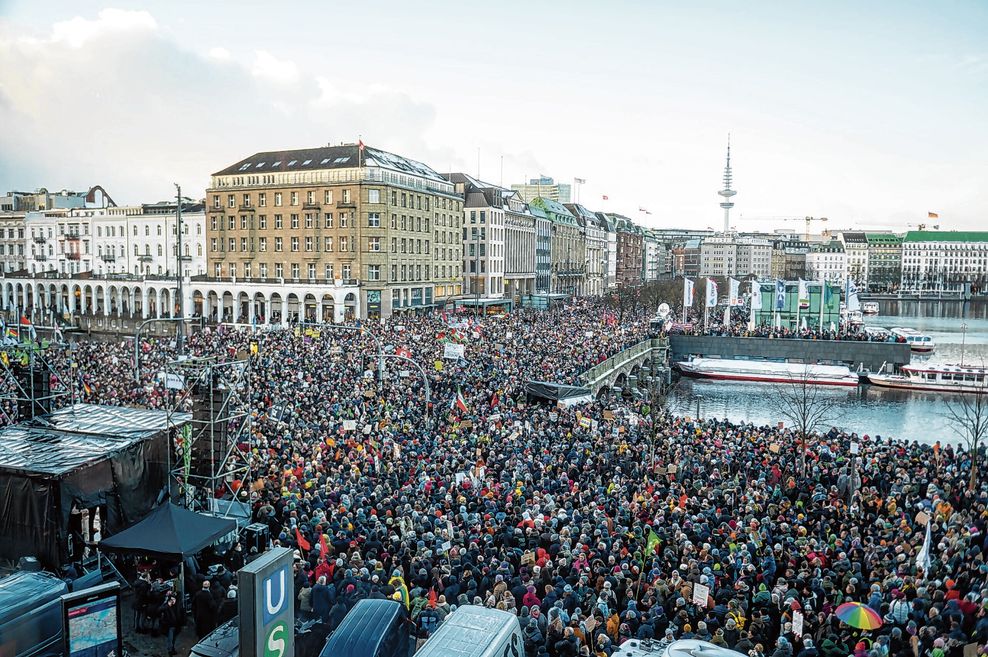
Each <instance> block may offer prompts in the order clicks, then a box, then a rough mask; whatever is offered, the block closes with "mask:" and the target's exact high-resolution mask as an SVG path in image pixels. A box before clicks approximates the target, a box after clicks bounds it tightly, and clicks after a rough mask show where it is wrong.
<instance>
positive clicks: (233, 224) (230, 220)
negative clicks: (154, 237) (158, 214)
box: [159, 215, 237, 235]
mask: <svg viewBox="0 0 988 657" xmlns="http://www.w3.org/2000/svg"><path fill="white" fill-rule="evenodd" d="M226 223H227V226H228V227H229V229H230V230H233V229H234V228H235V227H236V225H237V220H236V219H234V218H233V215H231V216H229V217H227V218H226ZM159 235H160V233H159Z"/></svg>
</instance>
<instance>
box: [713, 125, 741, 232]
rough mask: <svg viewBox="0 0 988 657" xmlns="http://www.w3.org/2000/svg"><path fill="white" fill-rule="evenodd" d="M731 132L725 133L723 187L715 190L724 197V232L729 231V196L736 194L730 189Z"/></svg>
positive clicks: (730, 202)
mask: <svg viewBox="0 0 988 657" xmlns="http://www.w3.org/2000/svg"><path fill="white" fill-rule="evenodd" d="M731 177H732V176H731V134H730V133H728V134H727V166H725V167H724V189H722V190H720V191H719V192H717V193H718V194H720V195H721V196H723V197H724V200H723V202H722V203H721V204H720V207H722V208H724V234H725V235H726V234H727V233H729V232H731V208H733V207H734V201H732V200H731V198H732V197H733V196H734V195H735V194H737V192H736V191H735V190H733V189H731Z"/></svg>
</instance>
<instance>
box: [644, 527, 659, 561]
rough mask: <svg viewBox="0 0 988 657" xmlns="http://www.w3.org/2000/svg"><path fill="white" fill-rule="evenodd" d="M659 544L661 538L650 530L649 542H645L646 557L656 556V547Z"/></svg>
mask: <svg viewBox="0 0 988 657" xmlns="http://www.w3.org/2000/svg"><path fill="white" fill-rule="evenodd" d="M658 544H659V537H658V535H656V533H655V532H653V531H652V529H651V528H649V530H648V541H646V542H645V555H646V556H651V555H652V554H655V547H656V546H657V545H658Z"/></svg>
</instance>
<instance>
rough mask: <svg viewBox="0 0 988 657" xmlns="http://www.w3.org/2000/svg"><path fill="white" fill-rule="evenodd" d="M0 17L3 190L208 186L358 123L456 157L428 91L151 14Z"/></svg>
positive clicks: (429, 155)
mask: <svg viewBox="0 0 988 657" xmlns="http://www.w3.org/2000/svg"><path fill="white" fill-rule="evenodd" d="M0 29H2V30H3V31H2V32H0V125H3V126H4V128H3V130H0V189H19V188H34V187H40V186H47V187H54V188H62V187H69V188H85V187H88V186H89V185H92V184H97V183H99V184H102V185H103V186H104V187H106V189H107V190H108V191H109V192H110V194H111V195H112V196H113V197H114V199H116V200H117V201H118V202H125V203H139V202H146V201H153V200H157V199H160V198H163V197H167V196H168V195H169V194H170V193H171V189H172V188H171V183H172V182H179V183H181V184H182V185H183V188H184V189H187V190H189V193H190V194H195V193H196V190H199V191H198V193H199V194H202V193H203V192H204V190H205V188H206V187H207V186H208V184H209V175H210V173H212V172H214V171H217V170H219V169H222V168H224V167H226V166H227V165H229V164H230V163H231V162H235V161H237V160H238V159H240V158H243V157H245V156H247V155H250V154H251V153H254V152H257V151H261V150H267V149H285V148H304V147H311V146H315V145H319V144H325V143H329V142H334V143H335V142H340V141H353V140H355V139H356V137H357V135H358V134H362V135H363V139H364V141H365V142H366V143H368V144H371V145H374V146H378V147H381V148H386V149H389V150H395V151H397V152H400V153H402V154H405V155H408V156H410V157H414V158H416V159H420V160H423V161H425V162H430V163H431V162H433V161H434V160H435V158H436V157H437V156H438V157H441V161H443V162H447V163H453V162H455V161H456V160H455V158H454V157H453V156H452V154H451V153H450V152H449V151H448V150H444V149H434V148H432V147H431V146H430V145H429V144H428V143H427V142H426V141H425V135H426V134H428V133H429V131H430V130H431V129H432V128H433V124H434V122H435V117H436V111H435V108H434V107H433V106H432V105H430V104H428V103H424V102H422V101H419V100H416V99H414V98H412V97H410V96H408V95H407V94H404V93H400V92H398V91H395V90H393V89H389V88H387V87H382V86H380V85H375V86H373V87H371V86H360V85H353V84H352V83H343V82H340V81H338V80H334V79H331V78H329V77H326V76H325V75H323V77H321V78H319V79H317V78H316V77H315V76H313V75H312V74H311V73H310V72H308V71H305V70H304V69H302V68H301V67H299V66H298V65H297V64H295V63H294V62H291V61H288V60H285V59H281V58H279V57H278V54H277V53H275V52H269V51H258V52H256V53H253V54H252V55H251V56H250V59H249V60H238V59H237V57H236V56H235V55H234V54H231V52H230V51H229V50H227V49H226V48H224V47H222V46H221V45H217V46H216V47H213V48H212V49H211V50H209V51H208V52H205V53H201V52H193V51H190V50H187V49H184V48H182V47H180V46H179V45H178V44H177V43H175V42H174V41H173V40H172V39H171V38H169V36H168V35H167V34H166V31H165V30H162V29H159V27H158V25H157V22H156V21H155V19H154V17H153V16H152V15H150V14H148V13H147V12H125V11H119V10H104V11H101V12H100V13H99V14H98V15H97V17H96V18H73V19H71V20H67V21H62V22H58V23H55V24H54V25H52V26H51V28H50V29H49V30H47V31H45V32H41V33H37V32H36V33H31V32H30V30H28V29H26V28H25V26H17V25H13V24H10V23H7V24H5V25H4V26H3V27H2V28H0ZM272 86H275V87H276V88H277V93H272ZM435 166H436V167H437V168H443V167H445V166H446V164H443V165H442V167H440V166H439V165H435Z"/></svg>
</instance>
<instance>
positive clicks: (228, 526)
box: [100, 502, 237, 559]
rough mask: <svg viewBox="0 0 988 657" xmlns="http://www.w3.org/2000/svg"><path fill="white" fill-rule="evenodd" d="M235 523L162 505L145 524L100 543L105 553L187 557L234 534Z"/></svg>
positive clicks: (141, 522)
mask: <svg viewBox="0 0 988 657" xmlns="http://www.w3.org/2000/svg"><path fill="white" fill-rule="evenodd" d="M236 529H237V523H236V521H234V520H230V519H227V518H216V517H214V516H207V515H204V514H202V513H196V512H195V511H189V510H188V509H183V508H181V507H177V506H175V505H174V504H171V503H170V502H168V503H165V504H162V505H161V506H159V507H158V508H157V509H155V510H154V511H152V512H151V513H150V514H149V515H148V516H147V517H146V518H145V519H144V520H142V521H140V522H139V523H137V524H136V525H132V526H131V527H128V528H127V529H125V530H123V531H122V532H117V533H116V534H114V535H113V536H110V537H109V538H105V539H103V540H102V541H100V547H101V548H103V549H105V550H114V551H120V552H140V553H143V554H152V555H156V556H163V557H173V558H176V559H177V558H180V557H187V556H190V555H193V554H196V553H197V552H199V551H201V550H202V549H203V548H205V547H206V546H208V545H211V544H212V543H215V542H216V541H217V540H218V539H220V538H222V537H224V536H226V535H227V534H229V533H230V532H232V531H236Z"/></svg>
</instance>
